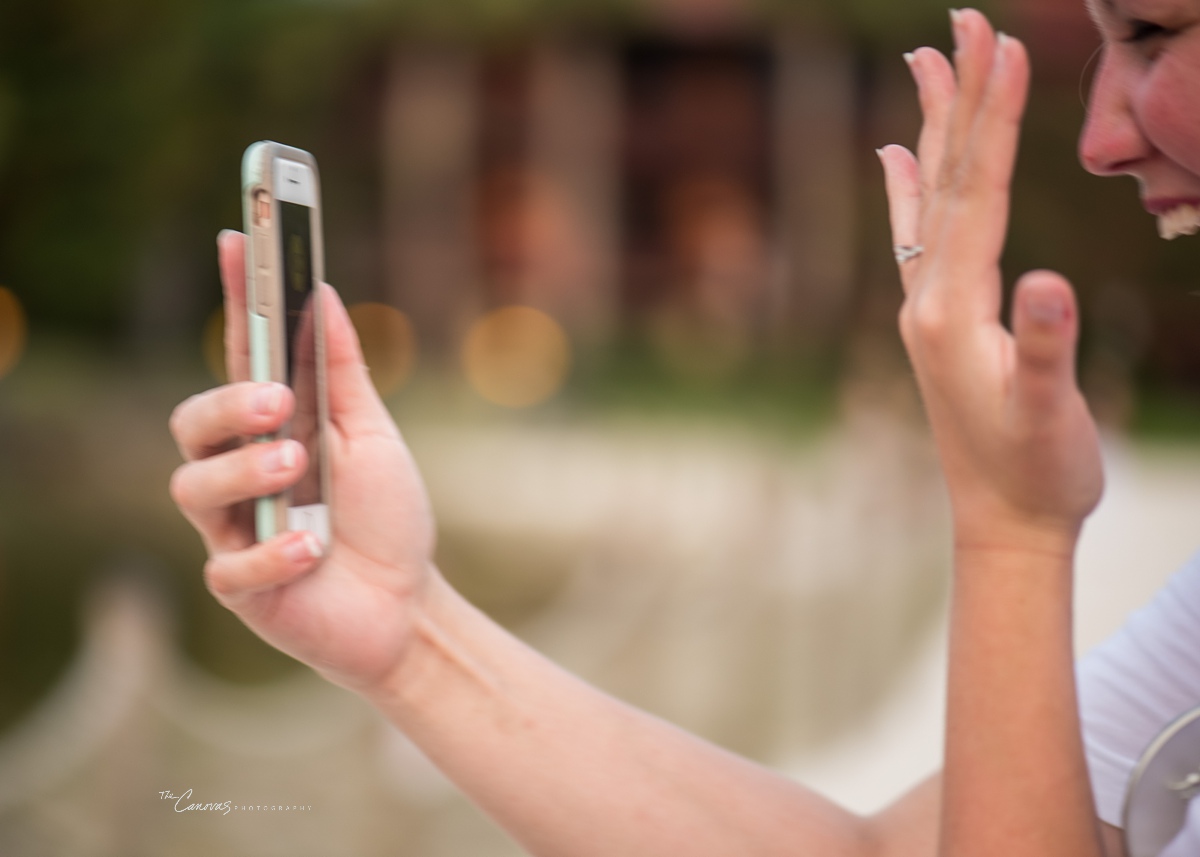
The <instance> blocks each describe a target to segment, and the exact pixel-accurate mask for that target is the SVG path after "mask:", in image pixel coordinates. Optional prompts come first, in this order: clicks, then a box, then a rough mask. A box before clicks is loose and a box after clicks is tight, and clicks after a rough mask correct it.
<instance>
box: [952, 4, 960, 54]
mask: <svg viewBox="0 0 1200 857" xmlns="http://www.w3.org/2000/svg"><path fill="white" fill-rule="evenodd" d="M962 26H963V14H962V9H951V10H950V32H951V33H952V34H953V36H954V47H955V48H956V49H957V48H960V47H962Z"/></svg>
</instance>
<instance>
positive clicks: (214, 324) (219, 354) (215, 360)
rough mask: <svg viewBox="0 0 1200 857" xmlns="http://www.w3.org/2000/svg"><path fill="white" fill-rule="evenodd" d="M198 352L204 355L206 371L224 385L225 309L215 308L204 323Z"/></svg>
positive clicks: (225, 377)
mask: <svg viewBox="0 0 1200 857" xmlns="http://www.w3.org/2000/svg"><path fill="white" fill-rule="evenodd" d="M200 350H201V352H202V353H203V354H204V365H205V366H207V367H208V371H209V372H211V373H212V376H213V377H214V378H216V379H217V382H218V383H220V384H224V383H225V382H226V380H228V376H227V375H226V373H225V309H224V308H223V307H217V308H216V309H215V310H213V314H212V315H210V316H209V317H208V321H206V322H204V332H203V333H201V334H200Z"/></svg>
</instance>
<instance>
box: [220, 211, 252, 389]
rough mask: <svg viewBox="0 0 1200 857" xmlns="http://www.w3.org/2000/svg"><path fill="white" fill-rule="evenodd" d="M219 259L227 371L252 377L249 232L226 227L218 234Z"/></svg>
mask: <svg viewBox="0 0 1200 857" xmlns="http://www.w3.org/2000/svg"><path fill="white" fill-rule="evenodd" d="M217 261H218V264H219V267H220V269H221V286H222V287H223V289H224V291H225V371H226V373H227V374H228V376H229V380H230V381H246V380H249V378H250V346H249V343H248V342H247V335H246V236H245V235H243V234H242V233H241V232H235V231H234V230H232V229H224V230H222V231H221V233H220V234H219V235H218V236H217Z"/></svg>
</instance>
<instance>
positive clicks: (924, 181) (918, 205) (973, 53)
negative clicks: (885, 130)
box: [880, 10, 1103, 857]
mask: <svg viewBox="0 0 1200 857" xmlns="http://www.w3.org/2000/svg"><path fill="white" fill-rule="evenodd" d="M952 26H953V29H954V39H955V47H956V50H955V55H954V63H953V64H951V62H950V61H949V60H947V59H946V57H944V56H943V55H942V54H940V53H939V52H937V51H935V50H933V49H931V48H921V49H920V50H918V51H916V52H914V53H913V54H911V55H909V56H908V57H907V59H908V60H909V65H910V66H911V68H912V72H913V76H914V78H915V80H916V82H917V88H918V93H919V97H920V102H921V108H922V112H923V114H924V124H923V126H922V129H921V135H920V139H919V142H918V146H917V153H916V155H915V156H914V155H913V154H912V153H911V152H909V151H908V150H907V149H904V148H902V147H900V146H888V147H886V148H885V149H883V150H882V151H881V152H880V158H881V160H882V162H883V166H884V170H885V176H886V183H887V191H888V200H889V203H890V212H891V223H892V235H893V239H894V241H895V243H896V244H897V245H918V246H922V247H923V248H924V252H923V253H922V254H921V255H919V256H918V257H916V258H915V259H911V260H908V261H901V262H899V265H900V275H901V281H902V283H903V287H904V305H903V309H902V310H901V313H900V329H901V334H902V336H903V338H904V343H905V346H906V348H907V349H908V353H909V356H910V358H911V360H912V364H913V367H914V369H915V371H916V376H917V381H918V384H919V385H920V388H921V394H922V398H923V399H924V402H925V406H926V410H927V412H928V414H929V420H930V424H931V427H932V430H933V434H934V437H935V440H936V442H937V446H938V451H939V455H940V458H941V462H942V466H943V470H944V472H945V477H946V482H947V486H948V488H949V492H950V500H951V507H952V509H953V514H954V533H955V557H954V566H955V567H954V589H953V599H952V602H951V632H950V670H949V684H948V704H947V735H946V757H945V761H946V765H945V770H944V773H943V780H942V786H943V788H942V811H941V832H940V836H939V853H942V854H953V855H955V857H963V855H1001V854H1003V855H1008V854H1014V853H1016V854H1022V855H1026V857H1043V856H1044V857H1052V855H1064V854H1071V855H1079V857H1084V856H1085V855H1099V854H1101V853H1102V847H1103V846H1102V844H1101V838H1100V828H1099V825H1098V822H1097V820H1096V817H1095V808H1094V804H1093V801H1092V796H1091V788H1090V782H1089V780H1088V773H1087V768H1086V765H1085V763H1084V758H1083V747H1082V739H1081V734H1080V725H1079V717H1078V701H1077V698H1076V694H1075V684H1074V652H1073V649H1072V640H1071V594H1072V572H1073V558H1074V550H1075V543H1076V540H1077V538H1078V534H1079V531H1080V528H1081V527H1082V524H1083V521H1084V519H1085V518H1086V517H1087V515H1088V514H1089V513H1090V512H1091V511H1092V509H1093V508H1095V506H1096V504H1097V502H1098V501H1099V499H1100V494H1101V490H1102V486H1103V477H1102V470H1101V459H1100V450H1099V443H1098V439H1097V434H1096V428H1095V424H1094V422H1093V420H1092V418H1091V415H1090V413H1089V412H1088V408H1087V405H1086V403H1085V402H1084V400H1083V397H1082V395H1080V392H1079V390H1078V387H1077V386H1076V383H1075V355H1074V352H1075V343H1076V339H1077V336H1078V315H1077V311H1076V307H1075V301H1074V296H1073V294H1072V292H1071V288H1070V286H1069V285H1068V284H1067V282H1066V281H1065V280H1064V279H1063V278H1062V277H1060V276H1058V275H1057V274H1053V273H1050V272H1047V271H1039V272H1034V273H1031V274H1026V275H1025V276H1024V277H1022V278H1021V280H1020V281H1019V282H1018V284H1017V289H1016V295H1015V299H1014V301H1013V305H1014V309H1013V320H1012V330H1011V332H1010V331H1009V330H1006V329H1005V327H1004V326H1003V325H1002V324H1001V321H1000V317H999V314H1000V307H1001V302H1002V295H1001V287H1002V278H1001V272H1000V255H1001V252H1002V249H1003V246H1004V240H1005V234H1006V231H1007V222H1008V212H1009V185H1010V183H1011V179H1012V171H1013V166H1014V162H1015V158H1016V152H1017V140H1018V136H1019V131H1020V121H1021V115H1022V113H1023V110H1024V106H1025V99H1026V94H1027V90H1028V85H1029V64H1028V59H1027V57H1026V54H1025V51H1024V48H1023V47H1022V45H1021V44H1020V43H1019V42H1017V41H1016V40H1015V39H1011V38H1008V37H1005V36H1002V35H1001V36H997V35H996V34H995V33H994V32H993V31H992V28H991V26H990V25H989V24H988V22H987V20H986V19H985V18H984V17H983V16H982V15H981V14H979V13H978V12H976V11H973V10H962V11H957V12H953V13H952Z"/></svg>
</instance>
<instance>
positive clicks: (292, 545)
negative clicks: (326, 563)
mask: <svg viewBox="0 0 1200 857" xmlns="http://www.w3.org/2000/svg"><path fill="white" fill-rule="evenodd" d="M283 555H284V556H285V557H287V558H288V559H289V560H291V561H292V562H308V561H309V560H312V559H316V558H317V557H319V556H320V555H321V542H320V541H319V540H318V539H317V537H316V536H314V535H313V534H312V533H301V535H300V538H298V539H292V540H291V541H290V542H288V543H287V544H286V545H284V546H283Z"/></svg>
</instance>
